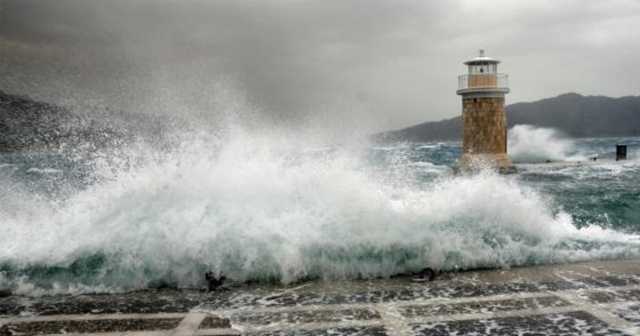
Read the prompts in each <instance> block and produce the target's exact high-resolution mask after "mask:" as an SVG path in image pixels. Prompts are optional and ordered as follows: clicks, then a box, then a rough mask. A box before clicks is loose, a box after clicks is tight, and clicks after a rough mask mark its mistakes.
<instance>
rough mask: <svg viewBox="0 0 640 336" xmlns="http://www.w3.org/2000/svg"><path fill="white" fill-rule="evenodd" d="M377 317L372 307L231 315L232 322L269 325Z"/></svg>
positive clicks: (371, 318) (378, 315) (378, 316)
mask: <svg viewBox="0 0 640 336" xmlns="http://www.w3.org/2000/svg"><path fill="white" fill-rule="evenodd" d="M379 318H380V314H379V313H378V312H377V311H376V310H374V309H346V310H316V311H294V312H272V313H261V314H239V315H236V316H234V317H232V318H231V320H232V321H233V322H234V323H238V324H244V325H270V324H282V323H286V324H299V323H317V322H341V321H356V320H373V319H379Z"/></svg>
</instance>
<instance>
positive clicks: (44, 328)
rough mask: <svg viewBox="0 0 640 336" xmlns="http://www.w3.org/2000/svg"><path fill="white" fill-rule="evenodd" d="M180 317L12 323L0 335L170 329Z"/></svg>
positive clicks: (4, 327)
mask: <svg viewBox="0 0 640 336" xmlns="http://www.w3.org/2000/svg"><path fill="white" fill-rule="evenodd" d="M179 323H180V319H122V320H91V321H87V320H76V321H40V322H19V323H10V324H8V325H5V326H3V327H1V328H0V335H40V334H66V333H95V332H115V331H142V330H168V329H173V328H175V327H177V326H178V324H179Z"/></svg>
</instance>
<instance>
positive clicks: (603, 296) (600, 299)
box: [582, 289, 640, 303]
mask: <svg viewBox="0 0 640 336" xmlns="http://www.w3.org/2000/svg"><path fill="white" fill-rule="evenodd" d="M582 296H583V297H586V299H587V300H589V301H590V302H593V303H609V302H621V301H629V302H634V301H635V302H640V289H632V290H620V291H615V292H614V291H607V292H594V293H587V294H583V295H582Z"/></svg>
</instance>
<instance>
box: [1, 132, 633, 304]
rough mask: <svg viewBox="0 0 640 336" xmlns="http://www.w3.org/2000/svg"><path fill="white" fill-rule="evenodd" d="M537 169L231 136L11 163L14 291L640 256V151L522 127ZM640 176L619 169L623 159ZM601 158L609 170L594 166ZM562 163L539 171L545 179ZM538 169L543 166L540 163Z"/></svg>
mask: <svg viewBox="0 0 640 336" xmlns="http://www.w3.org/2000/svg"><path fill="white" fill-rule="evenodd" d="M509 141H510V147H509V155H510V157H511V158H512V160H513V161H514V162H516V163H523V164H527V165H526V170H523V171H522V172H520V173H518V174H513V175H499V174H497V173H495V172H493V171H492V170H490V169H486V170H482V171H480V172H477V173H474V174H461V175H456V174H454V173H453V172H452V169H451V168H450V167H451V166H454V165H456V164H457V161H458V159H459V157H460V151H461V144H460V143H458V142H450V143H449V142H447V143H422V144H408V143H404V144H395V145H389V146H378V145H367V144H362V143H358V144H353V143H342V144H339V145H338V144H331V145H327V144H326V143H321V142H318V141H311V140H309V138H308V137H306V135H304V134H302V135H301V134H291V133H287V132H266V131H265V132H255V131H252V132H248V131H243V130H241V129H231V130H227V131H225V132H221V133H217V134H211V133H203V134H189V135H188V136H186V135H185V136H183V137H182V138H181V139H180V141H178V142H175V143H176V145H175V146H171V147H157V146H156V147H153V146H148V145H145V144H143V143H135V144H131V145H129V146H126V147H121V148H118V149H117V150H116V149H113V150H99V151H86V152H76V153H73V154H69V153H66V154H43V153H28V154H27V153H22V154H2V155H0V232H1V233H2V234H0V289H2V290H9V291H12V292H13V293H17V294H24V295H42V294H55V293H82V292H117V291H127V290H137V289H144V288H150V287H159V286H172V287H178V288H192V287H199V286H202V285H203V284H204V277H203V274H204V273H205V272H206V271H214V272H216V273H224V274H225V275H226V277H227V278H228V279H229V280H230V281H232V282H235V283H247V282H276V283H295V282H301V281H306V280H310V279H327V280H332V279H361V278H374V277H389V276H393V275H396V274H407V273H413V272H417V271H419V270H420V269H422V268H424V267H431V268H434V269H436V270H464V269H474V268H503V267H513V266H527V265H537V264H554V263H568V262H578V261H586V260H602V259H621V258H637V257H640V150H638V148H640V139H638V138H626V139H622V138H606V139H577V140H569V139H562V138H561V137H559V136H558V135H557V134H556V133H555V132H554V131H553V130H548V129H536V128H533V127H529V126H518V127H515V128H513V129H511V130H510V133H509ZM617 143H626V144H627V145H628V146H629V160H626V161H620V162H615V160H614V153H615V144H617ZM593 157H596V158H597V161H596V162H594V161H589V159H590V158H593ZM547 161H552V163H550V164H535V163H546V162H547ZM532 163H533V164H532Z"/></svg>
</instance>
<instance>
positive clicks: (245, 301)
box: [203, 275, 640, 310]
mask: <svg viewBox="0 0 640 336" xmlns="http://www.w3.org/2000/svg"><path fill="white" fill-rule="evenodd" d="M637 284H640V277H638V276H634V275H630V276H627V275H622V276H616V277H614V276H604V277H594V278H591V279H587V280H581V281H571V282H569V281H555V282H541V283H506V284H477V285H464V286H437V285H435V286H430V285H422V286H416V285H407V287H406V288H401V289H391V290H372V291H368V292H366V293H349V294H343V293H286V294H277V295H268V296H254V295H250V294H243V295H240V296H233V295H232V296H228V297H224V296H221V297H213V298H211V300H209V301H206V302H203V306H204V307H206V308H207V309H213V310H216V309H237V308H241V307H247V306H260V307H286V306H294V305H318V304H357V303H360V304H362V303H384V302H392V301H394V302H395V301H412V300H419V299H433V298H467V297H482V296H492V295H500V294H514V293H532V292H539V291H558V290H575V289H592V288H602V287H605V286H606V287H617V286H628V285H637Z"/></svg>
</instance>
